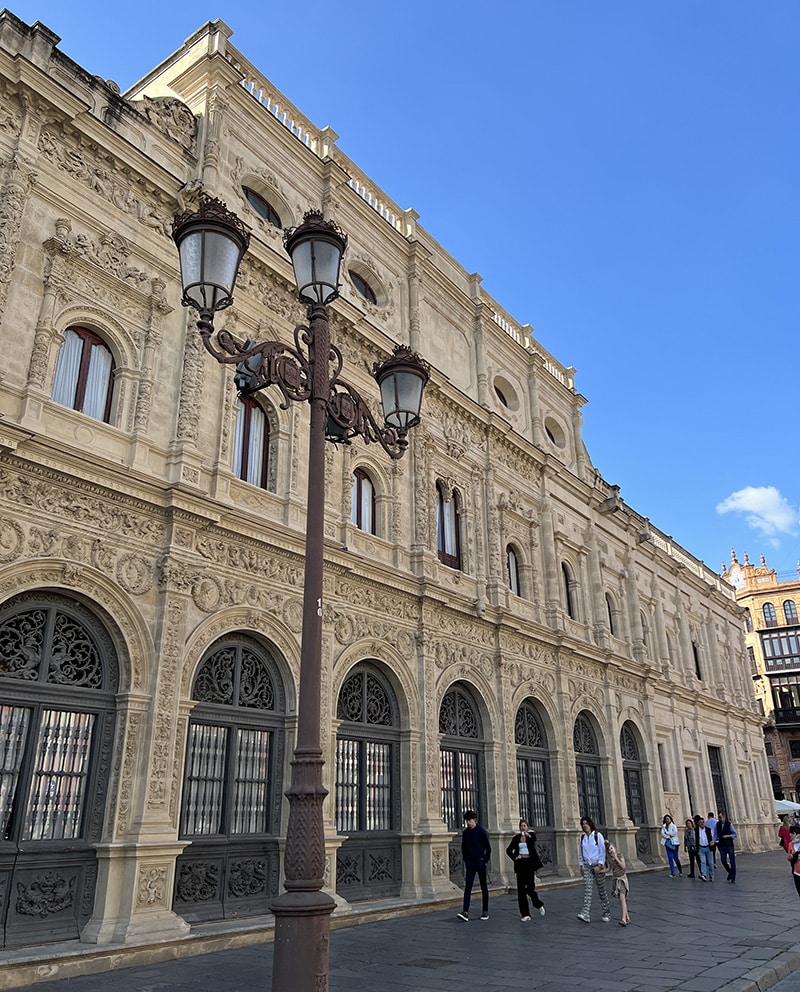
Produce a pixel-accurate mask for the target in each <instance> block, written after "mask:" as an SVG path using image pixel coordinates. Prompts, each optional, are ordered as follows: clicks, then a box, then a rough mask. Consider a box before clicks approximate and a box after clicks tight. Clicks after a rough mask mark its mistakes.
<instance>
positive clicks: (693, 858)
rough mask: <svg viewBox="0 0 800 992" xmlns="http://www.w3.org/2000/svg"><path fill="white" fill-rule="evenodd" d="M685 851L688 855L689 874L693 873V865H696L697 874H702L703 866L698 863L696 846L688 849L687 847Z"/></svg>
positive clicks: (698, 857) (698, 856)
mask: <svg viewBox="0 0 800 992" xmlns="http://www.w3.org/2000/svg"><path fill="white" fill-rule="evenodd" d="M686 853H687V854H688V855H689V874H690V875H694V869H695V865H696V866H697V874H698V875H702V874H703V866H702V865H701V864H700V855H699V854H698V853H697V848H695V849H694V850H691V851H690V850H689V849H688V848H687V850H686Z"/></svg>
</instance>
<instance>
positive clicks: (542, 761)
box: [514, 699, 555, 865]
mask: <svg viewBox="0 0 800 992" xmlns="http://www.w3.org/2000/svg"><path fill="white" fill-rule="evenodd" d="M514 743H515V744H516V747H517V796H518V799H519V815H520V819H523V820H526V821H527V822H528V823H529V824H530V825H531V826H532V827H534V828H535V830H536V835H537V837H536V840H537V847H538V850H539V856H540V857H541V859H542V863H543V864H545V865H549V864H552V863H553V862H554V860H555V845H554V843H553V840H554V836H553V803H552V796H551V791H550V751H549V749H548V743H547V734H546V733H545V729H544V726H543V724H542V721H541V718H540V717H539V713H538V711H537V709H536V704H535V703H534V702H533V700H532V699H525V700H523V702H522V705H521V706H520V708H519V709H518V710H517V716H516V719H515V720H514Z"/></svg>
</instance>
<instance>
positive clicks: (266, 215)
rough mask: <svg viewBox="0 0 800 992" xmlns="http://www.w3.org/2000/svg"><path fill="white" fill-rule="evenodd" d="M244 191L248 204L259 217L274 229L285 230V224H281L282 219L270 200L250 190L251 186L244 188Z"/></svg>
mask: <svg viewBox="0 0 800 992" xmlns="http://www.w3.org/2000/svg"><path fill="white" fill-rule="evenodd" d="M242 190H243V192H244V195H245V197H246V199H247V202H248V203H249V204H250V206H251V207H252V208H253V210H255V212H256V213H257V214H258V216H259V217H261V218H262V219H263V220H265V221H266V222H267V223H268V224H272V226H273V227H277V228H278V229H279V230H282V229H283V224H282V223H281V218H280V215H279V214H278V211H277V210H276V209H275V208H274V207H273V206H272V204H271V203H270V202H269V201H268V200H265V199H264V197H263V196H261V194H260V193H256V191H255V190H254V189H250V187H249V186H243V187H242Z"/></svg>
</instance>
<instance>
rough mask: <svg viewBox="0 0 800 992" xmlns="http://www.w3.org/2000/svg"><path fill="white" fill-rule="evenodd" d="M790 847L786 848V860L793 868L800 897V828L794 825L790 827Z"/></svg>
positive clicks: (795, 884)
mask: <svg viewBox="0 0 800 992" xmlns="http://www.w3.org/2000/svg"><path fill="white" fill-rule="evenodd" d="M789 837H790V840H789V846H788V847H787V848H786V860H787V861H788V862H789V864H790V865H791V866H792V878H793V879H794V887H795V889H796V891H797V894H798V895H799V896H800V826H798V824H796V823H793V824H792V825H791V827H789Z"/></svg>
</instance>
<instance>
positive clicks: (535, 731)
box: [514, 700, 547, 748]
mask: <svg viewBox="0 0 800 992" xmlns="http://www.w3.org/2000/svg"><path fill="white" fill-rule="evenodd" d="M514 743H515V744H519V745H521V746H522V747H542V748H546V747H547V737H546V736H545V732H544V729H543V728H542V724H541V722H540V720H539V716H538V714H537V713H536V710H535V709H534V708H533V706H532V704H531V703H529V702H528V701H527V700H526V701H525V702H523V704H522V705H521V706H520V708H519V709H518V710H517V718H516V720H515V721H514Z"/></svg>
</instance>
